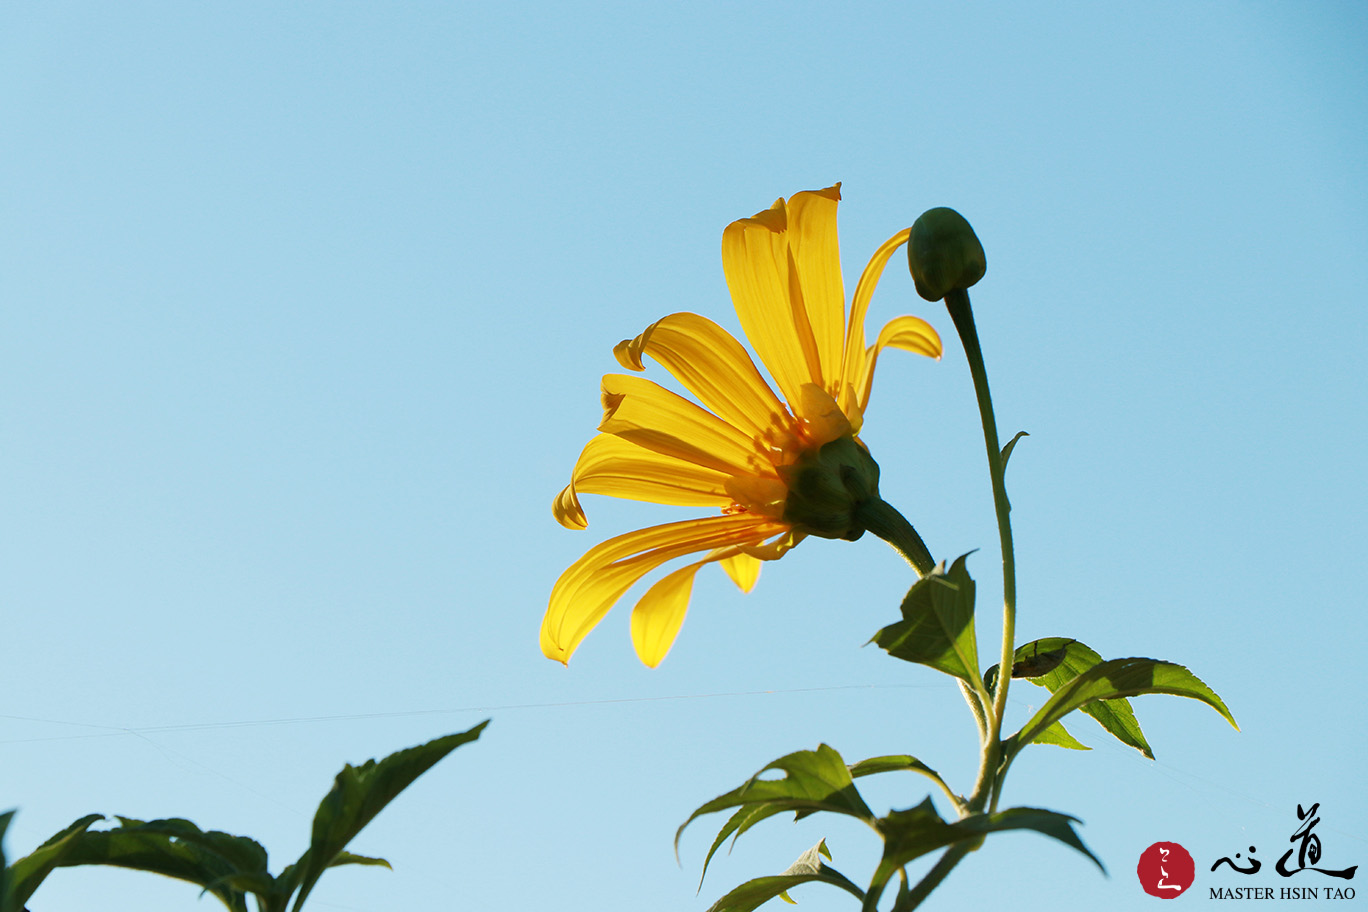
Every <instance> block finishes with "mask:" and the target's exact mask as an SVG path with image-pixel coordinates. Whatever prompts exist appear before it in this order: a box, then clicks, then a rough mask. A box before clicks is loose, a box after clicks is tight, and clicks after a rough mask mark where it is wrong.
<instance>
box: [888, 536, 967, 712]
mask: <svg viewBox="0 0 1368 912" xmlns="http://www.w3.org/2000/svg"><path fill="white" fill-rule="evenodd" d="M967 557H968V555H967V554H966V555H962V556H961V557H959V558H958V559H957V560H956V561H955V562H954V564H953V565H951V567H950V569H949V570H948V571H947V570H945V568H944V564H942V565H941V566H940V567H937V568H936V569H935V571H933V572H932V573H931V574H929V575H928V576H925V577H923V578H922V579H920V580H918V581H917V582H916V583H914V584H913V585H912V588H911V589H909V590H908V591H907V596H906V597H905V598H904V599H903V601H902V615H903V620H901V621H898V622H897V623H896V624H890V625H888V626H887V627H885V628H883V629H882V630H880V631H879V632H878V633H876V634H874V639H873V640H872V641H871V642H874V643H878V644H879V646H881V647H882V648H883V649H885V650H886V651H887V652H888V654H889V655H891V656H893V657H894V658H898V659H902V660H903V661H905V662H916V663H917V664H919V665H928V666H930V667H932V668H934V669H936V670H937V671H943V672H945V673H946V674H950V675H954V676H955V677H957V678H960V679H962V680H964V681H967V682H969V683H970V684H971V685H976V684H977V681H978V673H979V672H978V667H979V665H978V645H977V643H976V642H975V638H974V581H973V579H971V578H970V576H969V571H968V569H967V568H966V567H965V558H967Z"/></svg>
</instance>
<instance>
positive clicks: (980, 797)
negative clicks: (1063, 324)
mask: <svg viewBox="0 0 1368 912" xmlns="http://www.w3.org/2000/svg"><path fill="white" fill-rule="evenodd" d="M945 306H946V308H947V309H948V310H949V311H950V319H951V320H953V321H954V323H955V329H956V331H958V332H959V337H960V341H961V342H962V343H963V344H964V354H965V356H966V358H967V359H968V361H969V373H970V375H971V376H972V377H973V379H974V394H975V395H976V396H977V398H978V407H979V416H980V417H981V418H982V421H983V442H984V445H985V446H986V448H987V450H988V472H989V475H990V476H991V477H992V481H993V506H994V508H995V509H996V511H997V522H998V540H999V542H1000V544H1001V546H1002V660H1001V662H1000V664H999V665H998V667H999V668H1000V669H1002V671H1001V672H1000V673H999V675H998V679H999V680H998V686H997V692H996V693H995V694H994V699H993V707H992V711H991V713H990V714H989V724H990V727H991V730H990V737H989V739H988V749H987V750H986V751H984V756H983V766H982V768H981V769H980V770H979V780H978V782H977V783H976V784H975V786H974V794H973V796H972V798H971V799H970V802H971V804H972V805H973V806H974V809H975V810H981V809H982V807H983V804H984V801H985V799H986V798H987V797H988V794H989V792H991V793H992V806H993V807H996V806H997V793H998V787H999V783H998V781H997V775H996V770H997V765H998V757H999V754H1000V752H1001V738H1002V717H1003V714H1004V712H1005V711H1006V708H1007V688H1008V682H1010V681H1011V679H1012V673H1011V668H1012V657H1013V653H1014V651H1015V645H1014V643H1015V638H1016V559H1015V557H1014V554H1013V550H1012V523H1011V519H1010V517H1009V511H1010V510H1011V507H1009V506H1008V504H1007V486H1006V484H1005V482H1004V480H1003V466H1002V446H1001V444H999V442H998V433H997V421H996V420H995V419H994V417H993V400H992V397H991V396H990V395H989V393H988V372H987V371H986V370H985V369H984V366H983V350H982V349H981V348H980V347H979V340H978V331H977V330H976V329H975V328H974V313H973V311H972V310H971V309H970V306H969V292H967V291H964V290H957V291H952V292H950V293H949V294H948V295H946V296H945ZM990 810H991V809H990Z"/></svg>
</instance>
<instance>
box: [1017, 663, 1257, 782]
mask: <svg viewBox="0 0 1368 912" xmlns="http://www.w3.org/2000/svg"><path fill="white" fill-rule="evenodd" d="M1080 645H1081V644H1080ZM1084 648H1085V649H1086V648H1087V647H1084ZM1089 651H1091V650H1089ZM1094 654H1095V653H1094ZM1151 693H1159V694H1172V695H1174V696H1178V697H1191V698H1192V699H1194V700H1201V701H1202V702H1203V703H1205V704H1207V705H1208V706H1210V707H1211V708H1212V709H1214V710H1216V711H1217V712H1218V713H1220V714H1221V715H1222V716H1223V717H1225V719H1226V721H1227V722H1229V723H1230V724H1231V725H1232V726H1234V727H1235V730H1236V731H1239V730H1240V727H1239V726H1238V725H1236V724H1235V717H1234V716H1232V715H1231V714H1230V710H1229V709H1227V708H1226V705H1225V703H1223V702H1221V698H1220V697H1218V696H1216V694H1215V692H1214V691H1212V689H1211V688H1209V687H1207V686H1206V685H1205V684H1203V683H1202V682H1201V680H1199V679H1198V678H1197V676H1196V675H1194V674H1193V673H1192V672H1190V671H1188V670H1187V669H1186V668H1184V667H1183V666H1182V665H1175V664H1173V663H1172V662H1161V661H1159V660H1157V659H1144V658H1133V659H1112V660H1111V661H1108V662H1100V663H1098V664H1096V665H1093V666H1092V667H1091V668H1089V669H1088V670H1087V671H1084V672H1083V673H1082V674H1079V675H1077V676H1076V677H1074V678H1072V679H1071V680H1069V681H1067V682H1066V683H1064V684H1062V685H1060V686H1059V687H1058V688H1057V689H1056V690H1055V691H1054V694H1053V695H1052V696H1051V697H1050V699H1049V700H1048V701H1047V702H1046V703H1045V705H1044V706H1042V707H1041V708H1040V711H1039V712H1037V713H1036V714H1035V715H1034V716H1033V717H1032V718H1031V721H1029V722H1027V723H1026V725H1025V726H1024V727H1023V728H1022V729H1021V731H1019V732H1018V733H1017V734H1016V736H1015V737H1014V739H1013V741H1014V746H1013V748H1012V752H1013V753H1015V752H1016V751H1018V750H1020V749H1021V748H1022V747H1024V746H1026V745H1027V744H1030V743H1031V742H1032V741H1034V740H1036V738H1037V737H1038V736H1039V735H1040V733H1041V732H1043V731H1045V730H1046V729H1047V728H1049V727H1050V726H1051V725H1053V724H1054V723H1056V722H1058V721H1059V720H1060V719H1062V718H1064V717H1065V716H1066V715H1068V714H1069V713H1071V712H1073V711H1074V710H1075V709H1083V710H1084V711H1085V712H1086V711H1087V707H1089V706H1091V705H1095V704H1096V703H1097V701H1100V700H1115V699H1117V698H1119V697H1135V696H1139V695H1140V694H1151ZM1111 708H1112V709H1113V710H1115V709H1116V707H1115V706H1113V707H1111ZM1127 709H1129V707H1127ZM1134 718H1135V717H1134V714H1131V717H1130V721H1131V722H1132V723H1133V722H1134ZM1098 721H1102V720H1101V719H1099V720H1098ZM1103 724H1104V725H1105V724H1106V723H1105V722H1104V723H1103ZM1135 727H1136V730H1137V731H1138V729H1139V726H1138V725H1136V726H1135ZM1108 731H1111V729H1110V728H1108ZM1113 734H1116V733H1115V732H1113ZM1117 737H1118V738H1121V735H1119V734H1118V735H1117ZM1121 739H1122V740H1123V741H1125V740H1126V739H1125V738H1121ZM1140 741H1141V743H1143V741H1144V738H1143V736H1141V737H1140ZM1127 743H1130V742H1127ZM1137 746H1138V745H1137ZM1141 750H1144V751H1145V752H1146V756H1151V757H1152V756H1153V754H1150V753H1149V752H1148V745H1145V746H1144V747H1142V748H1141Z"/></svg>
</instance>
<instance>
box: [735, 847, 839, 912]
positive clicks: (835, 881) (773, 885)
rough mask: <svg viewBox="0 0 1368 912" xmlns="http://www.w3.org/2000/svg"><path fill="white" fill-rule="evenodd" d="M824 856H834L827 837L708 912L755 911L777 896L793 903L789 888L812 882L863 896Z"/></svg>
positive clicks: (744, 886)
mask: <svg viewBox="0 0 1368 912" xmlns="http://www.w3.org/2000/svg"><path fill="white" fill-rule="evenodd" d="M824 855H825V856H826V857H827V858H830V857H831V853H830V852H828V851H827V847H826V840H825V839H823V840H822V841H821V842H819V843H817V844H816V845H815V846H813V847H812V848H810V849H808V850H807V851H806V852H804V853H803V854H802V855H800V856H798V860H797V861H795V862H794V863H793V864H791V865H789V867H788V870H786V871H785V872H784V873H782V874H777V875H773V876H770V877H757V878H755V879H754V880H748V881H746V882H745V883H743V884H742V885H741V886H739V887H737V888H736V889H735V890H732V891H731V892H730V893H728V894H727V895H726V896H724V897H722V898H721V899H719V900H718V901H717V902H715V903H713V904H712V905H711V906H709V907H708V912H752V910H754V909H757V908H759V907H760V906H761V905H762V904H764V903H766V902H768V901H769V900H771V899H774V898H775V897H776V896H778V897H779V898H781V899H783V900H785V901H787V902H790V903H791V902H793V900H792V899H789V898H788V895H787V894H788V891H789V890H791V889H793V888H794V887H796V886H799V885H800V884H805V883H813V882H819V883H828V884H831V885H832V886H834V887H840V888H841V889H842V890H845V891H846V892H847V893H849V894H851V895H852V896H854V897H855V898H856V899H861V900H862V899H864V891H863V890H861V889H860V888H859V887H857V886H855V884H854V883H852V882H851V881H850V879H849V878H848V877H846V876H845V875H844V874H842V873H841V872H840V871H837V870H836V869H835V868H833V867H830V866H829V865H827V864H826V863H825V862H824V861H822V856H824Z"/></svg>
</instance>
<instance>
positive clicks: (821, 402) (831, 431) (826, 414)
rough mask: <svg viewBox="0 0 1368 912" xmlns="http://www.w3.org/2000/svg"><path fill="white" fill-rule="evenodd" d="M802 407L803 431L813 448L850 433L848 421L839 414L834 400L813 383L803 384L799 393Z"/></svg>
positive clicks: (800, 408)
mask: <svg viewBox="0 0 1368 912" xmlns="http://www.w3.org/2000/svg"><path fill="white" fill-rule="evenodd" d="M799 396H800V397H801V398H800V401H801V402H802V405H801V406H800V407H799V411H801V412H802V414H803V416H804V418H803V431H804V433H805V434H806V435H807V438H808V440H809V441H810V442H811V444H812V445H813V446H821V445H822V444H824V443H830V442H831V441H833V440H836V439H838V438H841V437H844V436H845V435H846V434H849V433H851V425H850V421H849V419H847V418H846V416H845V414H844V413H842V412H841V409H840V407H839V406H837V405H836V400H835V399H832V398H831V395H830V394H829V393H828V392H827V391H826V390H824V389H822V388H821V387H820V386H818V385H817V384H815V383H805V384H803V389H802V390H801V392H800V393H799Z"/></svg>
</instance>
